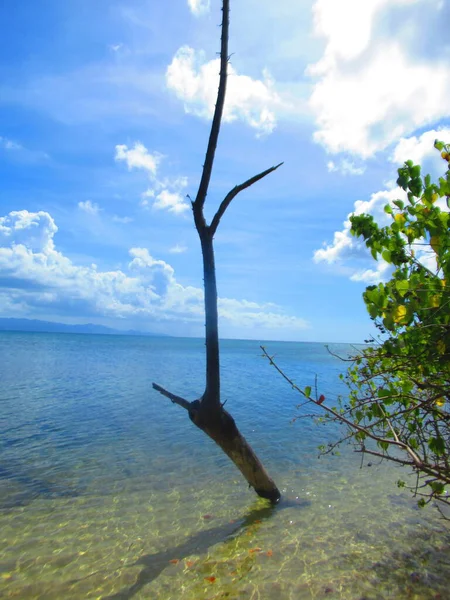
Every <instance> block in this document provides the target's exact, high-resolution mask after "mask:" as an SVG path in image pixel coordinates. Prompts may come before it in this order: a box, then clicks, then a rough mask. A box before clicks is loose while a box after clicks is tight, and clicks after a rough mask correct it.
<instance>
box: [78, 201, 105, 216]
mask: <svg viewBox="0 0 450 600" xmlns="http://www.w3.org/2000/svg"><path fill="white" fill-rule="evenodd" d="M78 208H79V209H80V210H82V211H83V212H86V213H87V214H88V215H98V213H99V212H100V210H101V208H100V206H99V205H98V204H96V203H95V202H91V201H90V200H86V202H78Z"/></svg>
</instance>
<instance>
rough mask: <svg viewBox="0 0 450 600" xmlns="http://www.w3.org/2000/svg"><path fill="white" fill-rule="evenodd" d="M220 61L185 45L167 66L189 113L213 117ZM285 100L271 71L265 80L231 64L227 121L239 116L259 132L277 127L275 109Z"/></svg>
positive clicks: (170, 83) (169, 78) (174, 88)
mask: <svg viewBox="0 0 450 600" xmlns="http://www.w3.org/2000/svg"><path fill="white" fill-rule="evenodd" d="M219 70H220V60H219V59H214V60H211V61H209V62H205V60H204V55H203V53H198V54H197V53H196V52H195V50H194V49H193V48H190V47H189V46H183V47H182V48H180V49H179V50H178V51H177V53H176V54H175V56H174V58H173V60H172V62H171V64H170V65H169V67H168V68H167V72H166V83H167V87H168V88H169V89H170V90H172V91H173V92H174V93H175V94H176V95H177V96H178V98H180V99H181V100H183V102H184V109H185V111H186V112H187V113H190V114H194V115H196V116H199V117H202V118H205V119H211V117H212V115H213V113H214V106H215V102H216V96H217V87H218V83H219ZM279 105H281V99H280V97H279V96H278V94H277V93H276V91H275V90H274V87H273V82H272V80H271V78H270V76H269V74H268V73H267V72H265V73H264V78H263V79H262V80H257V79H252V78H251V77H248V76H247V75H238V74H237V72H236V70H235V69H234V68H233V66H232V65H231V64H230V65H229V67H228V83H227V96H226V101H225V107H224V113H223V121H224V122H232V121H236V120H237V119H239V120H241V121H243V122H244V123H246V124H247V125H249V126H250V127H252V128H254V129H255V130H256V131H257V132H258V134H259V135H264V134H269V133H272V131H273V130H274V129H275V126H276V117H275V112H274V108H275V107H277V106H279Z"/></svg>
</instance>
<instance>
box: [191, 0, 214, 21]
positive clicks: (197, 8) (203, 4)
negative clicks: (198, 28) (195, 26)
mask: <svg viewBox="0 0 450 600" xmlns="http://www.w3.org/2000/svg"><path fill="white" fill-rule="evenodd" d="M188 5H189V8H190V9H191V11H192V13H193V14H194V15H195V16H196V17H198V16H200V15H203V14H205V13H207V12H209V8H210V5H209V0H188Z"/></svg>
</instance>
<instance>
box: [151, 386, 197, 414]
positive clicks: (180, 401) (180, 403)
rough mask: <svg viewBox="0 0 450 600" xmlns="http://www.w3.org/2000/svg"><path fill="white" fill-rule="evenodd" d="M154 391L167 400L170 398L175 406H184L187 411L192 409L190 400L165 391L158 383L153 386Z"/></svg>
mask: <svg viewBox="0 0 450 600" xmlns="http://www.w3.org/2000/svg"><path fill="white" fill-rule="evenodd" d="M153 389H154V390H156V391H157V392H159V393H160V394H162V395H163V396H166V398H169V400H172V402H173V403H174V404H178V406H182V407H183V408H185V409H186V410H190V409H191V403H190V402H189V401H188V400H185V399H184V398H182V397H181V396H177V395H176V394H172V392H169V391H167V390H165V389H164V388H163V387H161V386H160V385H158V384H157V383H154V384H153Z"/></svg>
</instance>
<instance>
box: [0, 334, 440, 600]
mask: <svg viewBox="0 0 450 600" xmlns="http://www.w3.org/2000/svg"><path fill="white" fill-rule="evenodd" d="M224 346H225V347H224V354H223V365H224V369H223V371H224V372H223V379H224V386H225V398H228V399H229V406H230V410H231V412H232V414H233V415H234V416H235V417H236V419H237V422H238V424H239V426H240V427H241V429H242V430H243V432H244V433H245V435H246V436H247V437H248V438H249V440H250V441H251V443H252V444H253V445H254V447H255V449H256V451H257V452H258V454H259V455H260V456H261V457H262V459H263V460H264V462H265V463H266V466H267V468H268V469H269V471H270V473H271V474H272V475H273V476H274V478H275V479H276V481H277V483H278V485H279V486H280V488H281V489H282V491H283V499H282V501H281V502H280V504H279V505H278V506H277V507H275V508H273V507H271V506H270V505H268V504H267V503H266V502H265V501H262V500H259V499H257V498H256V497H255V496H254V495H253V494H252V492H251V491H249V490H248V489H247V488H246V485H245V482H243V480H242V479H241V477H240V475H239V473H238V472H237V471H236V470H235V468H234V467H233V466H232V465H231V464H229V463H228V460H227V459H226V457H225V456H223V455H222V454H221V453H220V451H219V450H217V449H216V448H215V446H214V445H213V444H212V442H210V440H208V439H207V438H206V437H205V436H204V435H203V434H202V433H201V432H199V431H197V430H196V429H195V428H194V427H193V426H192V425H191V423H190V422H189V420H188V419H187V417H186V414H185V412H184V411H182V410H180V409H179V408H178V407H175V406H173V405H171V403H170V402H167V401H166V400H165V399H162V398H161V397H160V396H159V395H158V394H156V393H154V392H153V391H152V390H151V382H152V380H157V381H158V382H160V383H161V384H163V385H166V386H167V387H171V389H173V391H174V392H177V391H178V392H184V393H186V394H187V395H189V397H196V396H197V395H198V392H199V390H201V382H202V368H203V367H202V365H203V345H202V343H201V341H197V340H169V339H167V340H162V339H161V340H152V339H148V338H116V337H112V338H109V337H107V336H71V335H44V334H2V335H0V356H1V358H2V360H1V366H0V380H1V381H2V386H1V390H0V448H1V453H0V582H1V586H0V597H4V598H20V599H31V598H42V599H45V600H52V599H54V600H57V599H58V600H60V599H62V598H64V599H68V600H70V599H83V598H105V599H106V598H117V599H119V598H136V599H139V598H151V599H153V598H161V599H169V598H181V599H186V600H187V599H192V600H194V599H196V598H199V599H203V598H204V599H213V598H214V599H219V598H222V599H238V598H239V599H248V598H253V599H255V600H256V599H262V600H265V599H268V600H272V599H274V600H283V599H297V600H298V599H300V600H302V599H310V598H332V599H336V598H342V599H352V600H357V599H360V600H361V599H363V598H366V599H384V598H389V599H390V598H392V599H407V598H408V599H409V598H413V599H417V600H419V599H428V598H430V599H438V598H441V599H446V598H448V597H449V596H448V581H449V573H450V569H449V567H450V552H449V549H450V534H449V531H448V528H447V527H446V525H445V524H444V523H443V522H442V520H441V519H440V518H439V516H438V514H437V513H436V512H435V511H433V509H432V508H431V507H430V508H427V509H425V510H419V509H417V506H416V504H415V502H414V500H412V499H411V498H410V497H409V496H408V494H407V493H404V492H402V491H401V490H398V489H397V488H396V486H395V481H396V480H397V479H398V478H399V470H398V469H397V468H396V467H392V466H388V465H381V466H380V465H373V466H371V467H370V468H369V467H365V468H363V469H359V468H358V467H359V459H358V457H355V456H354V455H353V454H352V453H351V452H345V451H344V453H343V456H341V457H327V458H325V459H320V460H317V445H318V444H319V443H320V442H323V441H324V438H325V437H326V436H329V438H327V439H333V431H332V430H325V429H322V428H321V429H318V428H317V427H316V426H315V425H314V424H312V423H309V422H306V421H299V422H297V423H296V424H295V425H291V424H290V420H291V419H292V417H293V416H294V405H295V403H296V402H297V398H296V397H295V395H293V394H291V392H290V390H288V389H286V386H285V385H284V384H283V383H282V382H280V381H279V380H278V379H277V378H276V377H275V374H274V373H273V372H272V371H271V370H270V369H269V367H268V365H267V363H265V362H263V361H262V360H261V358H260V357H259V355H258V354H259V353H258V346H257V344H256V343H250V342H227V343H225V345H224ZM275 346H276V348H275V350H276V352H277V353H278V356H279V358H280V359H281V361H284V363H285V364H286V365H287V367H288V368H289V369H290V371H291V373H292V372H293V371H297V372H296V373H294V376H295V377H296V379H297V380H298V381H301V380H305V379H307V378H311V377H312V378H314V375H315V373H318V374H319V384H320V385H321V390H323V391H324V393H325V394H326V395H327V397H331V395H332V394H333V392H336V391H337V386H338V383H337V377H336V376H337V373H338V372H339V369H340V368H341V365H340V364H339V363H337V364H336V363H335V361H334V360H332V359H331V357H329V355H327V354H326V352H325V351H324V350H323V348H322V347H321V346H320V345H311V344H276V345H275ZM306 383H310V379H309V380H307V381H305V384H306ZM186 390H187V392H186ZM327 439H325V441H327Z"/></svg>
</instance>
